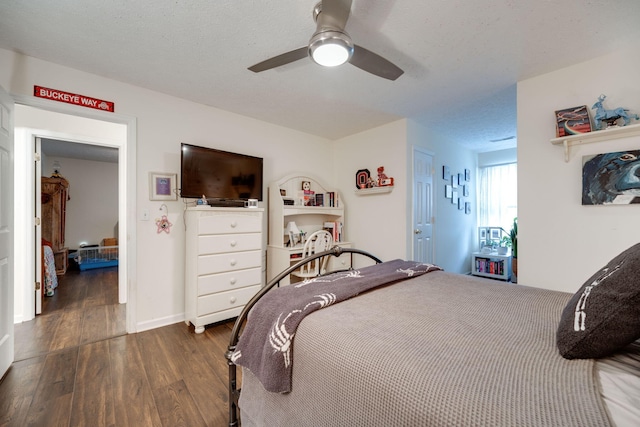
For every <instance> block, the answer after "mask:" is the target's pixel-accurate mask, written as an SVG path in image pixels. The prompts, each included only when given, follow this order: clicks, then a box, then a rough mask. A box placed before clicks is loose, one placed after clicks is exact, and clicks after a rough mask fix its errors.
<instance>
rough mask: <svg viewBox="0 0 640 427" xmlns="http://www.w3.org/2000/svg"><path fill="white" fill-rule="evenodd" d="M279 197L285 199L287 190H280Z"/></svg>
mask: <svg viewBox="0 0 640 427" xmlns="http://www.w3.org/2000/svg"><path fill="white" fill-rule="evenodd" d="M280 195H281V196H282V197H287V190H285V189H284V188H281V189H280Z"/></svg>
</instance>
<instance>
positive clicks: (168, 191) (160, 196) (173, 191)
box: [149, 172, 178, 200]
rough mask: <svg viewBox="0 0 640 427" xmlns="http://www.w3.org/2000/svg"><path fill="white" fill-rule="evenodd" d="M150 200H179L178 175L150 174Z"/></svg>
mask: <svg viewBox="0 0 640 427" xmlns="http://www.w3.org/2000/svg"><path fill="white" fill-rule="evenodd" d="M149 200H178V182H177V174H175V173H164V172H149Z"/></svg>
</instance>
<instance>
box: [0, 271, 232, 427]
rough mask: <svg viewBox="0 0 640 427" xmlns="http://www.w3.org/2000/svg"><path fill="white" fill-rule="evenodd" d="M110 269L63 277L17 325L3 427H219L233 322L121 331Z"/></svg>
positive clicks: (1, 409) (0, 388)
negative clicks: (199, 329) (198, 330)
mask: <svg viewBox="0 0 640 427" xmlns="http://www.w3.org/2000/svg"><path fill="white" fill-rule="evenodd" d="M117 299H118V292H117V269H116V268H113V269H96V270H88V271H84V272H74V271H70V272H67V274H66V275H65V276H61V281H60V287H59V289H58V291H57V292H56V295H55V296H53V297H48V298H46V300H45V304H46V305H45V307H44V310H43V313H44V314H42V315H40V316H37V317H36V319H35V320H34V321H32V322H25V323H22V324H19V325H15V326H16V328H15V336H16V349H15V350H16V351H15V354H16V358H15V360H16V361H15V362H14V363H13V365H12V366H11V368H10V369H9V371H8V372H7V375H6V376H5V378H4V379H3V380H2V382H1V383H0V426H136V427H138V426H164V427H169V426H171V427H175V426H213V427H218V426H225V425H227V423H228V421H227V416H228V414H227V401H228V396H227V371H228V368H227V364H226V360H225V359H224V356H223V355H224V352H225V351H226V347H227V345H228V339H229V335H230V333H231V328H232V326H233V321H229V322H222V323H219V324H216V325H212V326H209V327H207V329H206V330H205V332H204V333H203V334H195V333H194V330H193V327H192V326H187V325H186V324H185V323H182V322H181V323H177V324H174V325H170V326H166V327H163V328H158V329H154V330H151V331H145V332H141V333H138V334H131V335H127V334H125V312H124V305H120V304H118V301H117Z"/></svg>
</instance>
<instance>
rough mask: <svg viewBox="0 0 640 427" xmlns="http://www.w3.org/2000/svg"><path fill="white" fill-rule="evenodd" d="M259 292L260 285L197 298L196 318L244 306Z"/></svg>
mask: <svg viewBox="0 0 640 427" xmlns="http://www.w3.org/2000/svg"><path fill="white" fill-rule="evenodd" d="M259 290H260V285H256V286H250V287H248V288H242V289H237V290H235V289H234V290H231V291H225V292H219V293H217V294H211V295H205V296H203V297H199V298H198V316H204V315H207V314H210V313H215V312H217V311H223V310H228V309H230V308H234V307H241V306H243V305H245V304H246V303H247V302H249V300H250V299H251V297H253V296H254V295H255V294H256V293H257V292H258V291H259Z"/></svg>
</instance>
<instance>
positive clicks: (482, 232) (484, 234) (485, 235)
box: [467, 202, 487, 241]
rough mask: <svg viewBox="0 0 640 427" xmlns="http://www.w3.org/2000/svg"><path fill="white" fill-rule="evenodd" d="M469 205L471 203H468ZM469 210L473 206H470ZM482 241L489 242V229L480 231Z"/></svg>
mask: <svg viewBox="0 0 640 427" xmlns="http://www.w3.org/2000/svg"><path fill="white" fill-rule="evenodd" d="M467 204H469V202H467ZM469 209H471V205H470V204H469ZM480 240H482V241H485V240H487V229H486V228H481V229H480Z"/></svg>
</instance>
